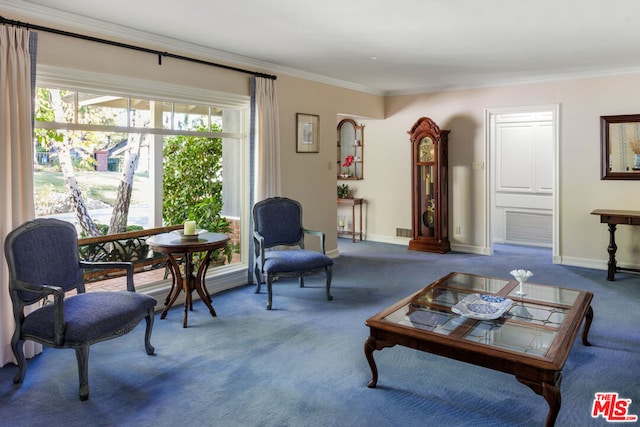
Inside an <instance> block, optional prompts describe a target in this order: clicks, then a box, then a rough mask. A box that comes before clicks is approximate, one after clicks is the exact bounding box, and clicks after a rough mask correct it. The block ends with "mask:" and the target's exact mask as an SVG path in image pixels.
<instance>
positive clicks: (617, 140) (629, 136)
mask: <svg viewBox="0 0 640 427" xmlns="http://www.w3.org/2000/svg"><path fill="white" fill-rule="evenodd" d="M600 143H601V153H600V163H601V179H618V180H626V179H629V180H631V179H640V114H628V115H619V116H601V117H600Z"/></svg>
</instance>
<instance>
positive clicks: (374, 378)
mask: <svg viewBox="0 0 640 427" xmlns="http://www.w3.org/2000/svg"><path fill="white" fill-rule="evenodd" d="M375 349H376V339H375V338H374V337H372V336H369V338H367V340H366V341H365V342H364V355H365V356H366V358H367V362H369V368H371V381H369V383H368V384H367V387H369V388H375V387H376V385H377V384H378V367H377V366H376V361H375V360H373V351H374V350H375Z"/></svg>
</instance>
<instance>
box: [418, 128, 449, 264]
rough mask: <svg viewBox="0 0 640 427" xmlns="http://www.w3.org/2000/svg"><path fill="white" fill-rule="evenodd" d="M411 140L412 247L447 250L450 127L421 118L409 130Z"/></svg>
mask: <svg viewBox="0 0 640 427" xmlns="http://www.w3.org/2000/svg"><path fill="white" fill-rule="evenodd" d="M407 133H408V134H409V135H410V140H411V145H412V148H411V176H412V178H411V185H412V190H411V192H412V195H411V215H412V219H411V227H412V237H413V238H412V239H411V241H409V249H411V250H415V251H425V252H437V253H441V254H442V253H445V252H449V251H450V250H451V245H450V244H449V215H448V209H449V197H448V182H447V176H448V167H447V164H448V154H447V144H448V136H449V131H448V130H440V128H439V127H438V125H437V124H436V123H435V122H434V121H433V120H431V119H430V118H428V117H422V118H420V119H418V121H417V122H416V123H415V124H414V125H413V126H412V127H411V130H410V131H408V132H407Z"/></svg>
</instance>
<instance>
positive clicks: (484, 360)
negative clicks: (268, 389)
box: [364, 273, 593, 426]
mask: <svg viewBox="0 0 640 427" xmlns="http://www.w3.org/2000/svg"><path fill="white" fill-rule="evenodd" d="M517 291H518V282H517V281H515V280H508V279H499V278H494V277H486V276H480V275H474V274H467V273H450V274H448V275H446V276H445V277H443V278H441V279H438V280H436V281H435V282H434V283H432V284H430V285H429V286H427V287H426V288H424V289H422V290H420V291H418V292H416V293H415V294H413V295H410V296H408V297H407V298H405V299H403V300H402V301H400V302H398V303H396V304H394V305H393V306H391V307H389V308H388V309H386V310H384V311H382V312H380V313H379V314H377V315H375V316H373V317H371V318H369V319H368V320H367V321H366V325H367V326H368V327H369V338H367V340H366V342H365V344H364V353H365V356H366V358H367V361H368V362H369V366H370V368H371V373H372V378H371V381H369V383H368V387H371V388H373V387H376V385H377V383H378V369H377V367H376V363H375V361H374V359H373V352H374V350H382V349H383V348H385V347H393V346H394V345H396V344H399V345H402V346H405V347H410V348H414V349H417V350H421V351H425V352H428V353H433V354H437V355H440V356H445V357H448V358H451V359H456V360H460V361H463V362H468V363H471V364H474V365H478V366H484V367H485V368H490V369H494V370H497V371H501V372H506V373H509V374H513V375H515V377H516V379H517V380H518V381H520V382H521V383H523V384H525V385H527V386H528V387H530V388H531V389H532V390H533V391H534V392H535V393H537V394H539V395H541V396H543V397H544V398H545V400H546V401H547V403H548V404H549V413H548V415H547V420H546V425H547V426H553V425H554V424H555V420H556V417H557V416H558V412H559V411H560V403H561V399H560V382H561V380H562V368H563V366H564V363H565V362H566V360H567V357H568V355H569V351H570V350H571V347H572V346H573V342H574V341H575V338H576V336H577V334H578V330H579V328H580V325H581V324H582V321H583V319H585V325H584V329H583V332H582V344H583V345H590V344H589V341H588V339H587V335H588V334H589V327H590V326H591V321H592V320H593V309H592V308H591V305H590V304H591V300H592V298H593V294H592V293H591V292H586V291H580V290H576V289H566V288H561V287H558V286H548V285H537V284H533V283H528V282H527V283H525V284H524V289H523V291H524V295H519V294H517ZM472 294H473V296H472V297H469V296H470V295H472ZM476 297H478V298H480V297H481V298H482V299H484V300H486V301H491V302H492V303H491V304H490V307H489V308H492V307H493V306H497V305H496V304H494V303H493V302H494V301H500V302H501V303H504V301H502V300H503V299H509V300H512V301H513V304H512V305H511V307H510V308H509V309H508V310H507V311H505V312H504V313H503V314H502V315H501V316H500V317H498V318H496V319H486V318H484V319H483V317H488V316H489V317H490V316H491V314H486V310H477V312H476V311H474V310H475V309H476V307H470V308H471V309H472V310H471V311H472V312H471V313H467V314H468V315H470V316H473V317H465V316H461V315H459V314H456V313H454V312H453V311H452V308H453V307H454V306H455V307H456V308H458V307H460V306H461V304H462V305H464V304H465V302H464V301H469V298H476ZM465 298H467V299H466V300H465ZM463 300H464V301H463ZM506 302H507V303H508V302H509V301H506ZM474 317H475V318H474Z"/></svg>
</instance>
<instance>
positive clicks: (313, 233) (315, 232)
mask: <svg viewBox="0 0 640 427" xmlns="http://www.w3.org/2000/svg"><path fill="white" fill-rule="evenodd" d="M302 232H303V233H304V234H309V235H310V236H316V237H318V238H319V239H320V249H321V250H322V253H323V254H326V253H325V250H324V238H325V234H324V232H322V231H318V230H310V229H308V228H303V229H302Z"/></svg>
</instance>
